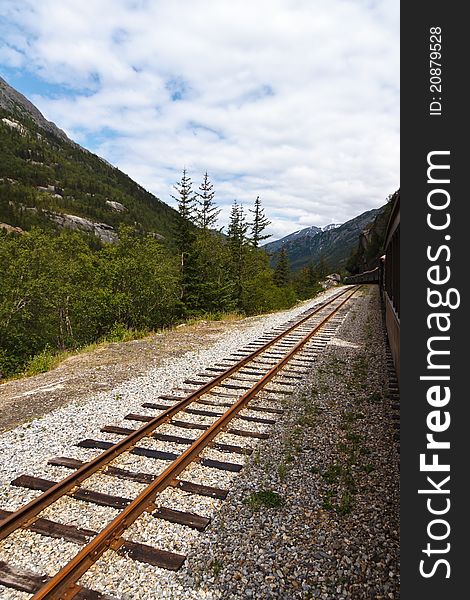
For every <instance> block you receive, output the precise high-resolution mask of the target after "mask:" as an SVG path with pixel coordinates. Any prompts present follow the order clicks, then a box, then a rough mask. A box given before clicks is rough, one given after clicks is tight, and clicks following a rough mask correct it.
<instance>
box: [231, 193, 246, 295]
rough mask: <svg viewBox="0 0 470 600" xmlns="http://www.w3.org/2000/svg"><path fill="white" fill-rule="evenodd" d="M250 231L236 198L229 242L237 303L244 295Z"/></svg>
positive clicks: (241, 207) (232, 212)
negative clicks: (246, 250)
mask: <svg viewBox="0 0 470 600" xmlns="http://www.w3.org/2000/svg"><path fill="white" fill-rule="evenodd" d="M247 231H248V223H247V222H246V218H245V212H244V210H243V206H242V205H241V204H238V203H237V201H236V200H234V202H233V205H232V211H231V213H230V221H229V226H228V230H227V236H228V244H229V249H230V257H231V262H232V270H233V274H234V279H235V296H236V299H237V303H238V304H240V301H241V296H242V279H243V270H244V262H245V260H244V259H245V249H246V243H247V238H246V233H247Z"/></svg>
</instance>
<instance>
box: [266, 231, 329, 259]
mask: <svg viewBox="0 0 470 600" xmlns="http://www.w3.org/2000/svg"><path fill="white" fill-rule="evenodd" d="M339 226H340V224H336V223H331V224H330V225H325V227H323V228H322V227H316V226H315V225H312V226H311V227H305V229H299V230H298V231H294V233H290V234H289V235H286V236H285V237H283V238H281V239H280V240H276V241H274V242H268V243H267V244H266V245H265V246H264V248H265V250H267V251H268V252H269V253H270V254H272V253H274V252H277V251H278V250H280V249H281V248H282V246H284V244H287V243H288V242H292V241H294V240H299V239H302V238H312V237H314V236H315V235H317V233H321V232H322V231H330V229H335V228H336V227H339Z"/></svg>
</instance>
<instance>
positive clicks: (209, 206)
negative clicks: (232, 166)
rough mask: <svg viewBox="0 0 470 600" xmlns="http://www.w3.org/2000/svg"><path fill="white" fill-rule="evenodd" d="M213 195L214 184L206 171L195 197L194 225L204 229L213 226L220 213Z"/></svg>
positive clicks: (212, 227)
mask: <svg viewBox="0 0 470 600" xmlns="http://www.w3.org/2000/svg"><path fill="white" fill-rule="evenodd" d="M214 196H215V191H214V186H213V184H212V183H211V182H210V180H209V176H208V174H207V171H206V172H205V173H204V178H203V180H202V183H201V185H200V186H199V192H198V193H197V198H196V199H197V208H196V225H197V226H198V227H200V228H201V229H202V230H204V231H206V230H208V229H214V228H215V226H216V223H217V217H218V216H219V213H220V208H217V206H216V205H215V203H214Z"/></svg>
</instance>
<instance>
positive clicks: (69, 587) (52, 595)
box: [32, 287, 360, 600]
mask: <svg viewBox="0 0 470 600" xmlns="http://www.w3.org/2000/svg"><path fill="white" fill-rule="evenodd" d="M358 289H360V288H359V287H358V288H356V289H354V290H353V292H352V293H351V294H349V296H348V297H347V298H346V299H344V300H343V301H342V302H341V303H340V304H339V305H338V306H337V307H336V308H334V310H333V311H332V312H331V313H330V314H329V315H327V316H326V317H325V318H324V319H323V320H322V321H321V322H320V323H319V324H318V325H316V326H315V328H314V329H312V331H311V332H309V333H308V334H307V335H306V336H305V337H304V338H303V339H302V340H300V341H299V342H298V343H297V344H295V346H294V347H293V348H292V350H290V351H289V352H288V353H287V354H286V355H285V356H284V357H283V358H282V359H281V360H280V361H279V362H278V363H277V364H276V365H275V366H274V367H272V368H271V369H270V370H269V371H268V372H267V373H266V374H265V375H264V376H263V377H262V378H261V379H260V380H259V381H258V382H257V383H256V384H255V385H254V386H253V387H252V388H251V389H250V390H248V391H247V392H246V393H245V394H243V396H241V397H240V398H239V399H238V400H237V401H236V402H235V403H234V404H233V405H232V406H231V407H230V408H229V409H228V410H227V411H226V412H225V413H224V414H223V415H222V416H221V417H219V418H218V419H217V421H215V422H214V423H213V424H212V425H211V426H210V427H209V429H207V430H206V431H205V432H204V433H203V434H202V435H201V436H200V437H199V438H198V439H197V440H195V441H194V442H193V444H191V446H189V448H187V449H186V450H185V451H184V452H183V453H182V454H181V455H180V456H179V457H178V458H177V459H176V460H175V461H174V462H173V463H172V464H171V465H170V466H169V467H167V468H166V469H165V470H164V471H163V472H162V473H161V474H160V475H159V476H158V477H157V478H156V479H155V481H153V482H152V483H151V484H150V485H149V486H148V487H147V488H146V489H145V490H143V491H142V492H141V493H140V494H139V496H137V498H136V499H135V500H133V501H132V502H131V503H130V504H129V505H128V506H127V507H126V508H125V509H124V510H123V511H122V512H121V513H120V514H119V515H118V516H117V517H116V518H115V519H114V520H113V521H112V522H111V523H109V524H108V525H107V527H105V529H103V531H101V533H99V534H98V535H97V536H96V537H95V538H94V539H93V540H91V541H90V542H89V543H88V544H87V545H86V546H85V547H84V548H83V549H82V550H81V551H80V552H79V553H78V554H77V555H76V556H75V557H74V558H73V559H72V560H71V561H70V562H69V563H68V564H67V565H65V566H64V567H63V568H62V569H61V570H60V571H59V572H58V573H57V574H56V575H55V576H54V577H52V578H51V579H50V580H49V581H48V582H47V583H46V584H45V585H44V586H43V587H42V588H41V589H40V590H39V591H38V592H36V594H34V596H33V597H32V600H69V599H70V598H73V597H74V596H75V595H76V594H77V593H79V592H80V591H81V590H82V588H81V586H80V585H78V584H77V581H78V580H79V579H80V577H81V576H82V575H83V574H84V573H86V571H88V569H89V568H90V567H91V566H92V565H93V564H94V563H95V562H96V561H97V560H98V559H99V558H100V556H101V555H102V554H104V552H106V551H107V550H109V549H110V548H113V549H117V548H119V547H120V546H121V545H122V543H123V540H122V538H121V535H122V533H123V532H124V531H125V530H126V529H128V528H129V527H130V526H131V525H132V523H134V521H136V519H137V518H138V517H139V516H140V515H141V514H142V513H143V512H145V511H152V510H154V509H155V508H156V506H155V504H154V502H155V499H156V496H157V494H158V493H160V492H162V491H163V490H164V489H165V488H167V487H168V486H169V485H171V482H172V481H173V480H174V479H175V478H176V477H177V476H178V475H179V474H180V473H181V472H182V471H183V470H184V469H185V468H186V467H187V466H188V465H189V464H190V463H191V462H193V461H194V460H196V459H197V458H198V457H199V455H200V453H201V451H202V450H203V449H204V448H206V447H207V446H208V445H209V444H210V443H211V441H212V440H213V439H214V437H215V436H217V435H218V434H219V433H220V431H221V430H224V429H225V428H226V426H227V425H228V423H229V422H230V421H231V420H232V419H233V418H234V417H235V416H236V415H237V413H238V412H240V410H242V409H243V408H244V407H245V406H246V404H247V403H248V402H249V401H250V400H251V399H252V398H253V397H254V396H256V394H258V392H260V391H261V390H262V389H263V388H264V386H265V385H266V384H267V383H268V382H269V381H271V379H272V378H273V377H274V376H275V375H276V374H277V373H278V371H280V370H281V369H282V368H283V367H284V366H285V365H286V364H287V363H288V362H289V360H290V359H291V358H292V357H293V356H294V355H295V354H297V353H298V352H299V351H300V350H302V348H303V347H304V346H305V345H306V344H307V343H308V342H309V341H310V339H311V338H312V337H313V336H314V335H315V334H316V333H317V332H318V331H319V329H321V328H322V327H323V326H324V325H325V323H327V322H328V321H329V320H330V319H331V318H332V317H333V316H334V315H335V314H336V313H337V312H338V311H339V310H340V308H341V307H342V306H343V305H344V304H345V303H346V302H347V301H348V300H349V299H350V298H351V297H352V296H353V295H354V294H355V293H356V292H357V290H358ZM323 308H324V307H323Z"/></svg>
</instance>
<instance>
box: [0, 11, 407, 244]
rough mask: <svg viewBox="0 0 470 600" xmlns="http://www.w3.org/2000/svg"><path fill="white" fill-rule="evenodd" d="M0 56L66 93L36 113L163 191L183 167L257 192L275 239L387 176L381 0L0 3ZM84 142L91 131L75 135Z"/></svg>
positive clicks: (226, 186) (332, 217)
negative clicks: (1, 17) (0, 31)
mask: <svg viewBox="0 0 470 600" xmlns="http://www.w3.org/2000/svg"><path fill="white" fill-rule="evenodd" d="M3 4H4V5H5V10H4V14H5V18H6V20H7V21H9V23H10V26H9V27H8V29H7V31H6V35H4V36H3V37H4V40H5V42H6V45H5V46H4V48H3V50H2V49H0V61H2V62H3V64H5V65H7V66H10V67H22V68H23V69H27V70H30V71H32V72H33V73H35V74H36V76H39V77H41V78H42V79H44V80H45V81H47V82H50V83H55V84H61V85H63V86H66V87H67V89H70V94H66V95H60V96H57V95H55V96H54V95H50V96H47V95H44V92H43V91H42V90H41V93H42V95H41V96H39V95H37V96H35V97H34V101H35V103H36V104H37V105H38V107H39V108H40V109H41V110H42V111H43V112H44V113H45V115H46V117H47V118H49V119H51V120H53V121H55V122H56V123H57V124H58V125H59V126H60V127H62V128H63V129H65V130H66V131H67V132H69V133H70V135H71V136H72V137H75V138H76V139H78V140H81V139H82V140H83V139H87V140H90V139H93V135H97V134H100V133H101V134H103V132H106V131H107V132H111V133H112V136H111V137H110V138H109V139H106V140H105V141H104V142H103V141H102V140H103V135H97V137H96V140H98V139H100V140H101V141H100V142H98V141H96V143H95V145H92V147H90V149H91V150H93V151H96V152H97V153H98V154H101V155H102V156H104V157H105V158H106V159H107V160H109V161H110V162H112V163H113V164H116V165H117V166H119V167H120V168H121V169H123V170H124V171H125V172H127V173H128V174H129V175H131V177H133V178H134V179H136V180H137V181H138V182H139V183H141V184H142V185H143V186H144V187H146V188H147V189H150V190H151V191H153V192H154V193H155V194H156V195H158V196H159V197H160V198H161V199H162V200H164V201H168V202H169V201H170V199H169V194H170V190H171V185H172V184H173V183H174V182H175V180H176V179H177V178H178V177H179V174H180V171H181V169H182V168H183V166H186V167H187V168H188V170H189V171H190V174H191V175H192V176H193V180H194V182H195V183H198V181H199V179H200V177H201V176H202V174H203V172H204V171H205V170H206V169H207V170H208V172H209V174H210V176H211V178H212V180H213V181H214V183H215V187H216V190H217V197H218V200H219V202H221V203H222V204H223V205H224V210H223V215H228V212H229V211H228V210H227V208H225V205H228V204H230V203H231V201H232V200H233V199H234V198H238V199H239V200H241V201H243V202H244V204H247V205H248V204H250V203H251V202H252V201H253V200H254V198H255V197H256V196H257V195H260V196H261V199H262V201H263V204H264V206H265V208H266V212H267V213H268V214H269V215H271V216H270V218H271V221H272V222H273V223H272V226H271V232H272V233H274V235H275V237H277V236H281V235H285V234H286V233H289V232H290V231H293V230H295V229H298V228H300V227H303V226H307V225H312V224H315V225H320V226H321V225H325V224H327V223H330V222H333V221H335V222H338V221H345V220H347V219H348V218H351V217H353V216H355V215H357V214H359V213H360V212H363V211H365V210H368V209H370V208H375V207H377V206H379V205H380V204H382V202H383V200H384V199H385V197H386V196H387V195H388V194H389V193H390V192H392V191H394V190H395V189H396V188H397V187H398V184H399V182H398V164H399V156H398V148H399V122H398V108H399V91H398V80H399V55H398V41H399V40H398V35H399V34H398V32H399V24H398V3H396V2H395V1H394V0H378V1H376V2H370V1H366V0H363V1H362V0H330V1H329V2H325V1H322V0H256V1H254V2H253V1H252V0H251V1H249V0H238V1H237V2H232V1H231V0H219V1H218V2H213V0H180V1H178V2H165V1H164V0H154V1H151V0H149V1H144V0H139V1H131V0H100V1H97V0H94V1H91V0H90V1H89V2H83V1H82V0H80V1H78V0H62V1H61V2H60V3H58V2H56V1H53V0H42V1H41V2H39V3H38V2H36V1H34V2H33V1H32V0H23V1H22V2H18V0H3ZM88 145H90V144H88Z"/></svg>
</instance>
